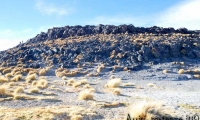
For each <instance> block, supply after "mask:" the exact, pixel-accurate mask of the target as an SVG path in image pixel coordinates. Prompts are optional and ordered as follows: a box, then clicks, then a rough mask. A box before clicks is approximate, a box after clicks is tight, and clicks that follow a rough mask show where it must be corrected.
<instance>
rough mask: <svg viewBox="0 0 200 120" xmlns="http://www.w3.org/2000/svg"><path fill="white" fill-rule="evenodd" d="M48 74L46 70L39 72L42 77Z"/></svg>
mask: <svg viewBox="0 0 200 120" xmlns="http://www.w3.org/2000/svg"><path fill="white" fill-rule="evenodd" d="M46 73H47V70H46V69H44V68H43V69H41V70H40V71H39V75H40V76H44V75H45V74H46Z"/></svg>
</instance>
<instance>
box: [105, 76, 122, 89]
mask: <svg viewBox="0 0 200 120" xmlns="http://www.w3.org/2000/svg"><path fill="white" fill-rule="evenodd" d="M120 83H121V79H120V78H115V79H112V80H110V81H108V82H107V84H106V85H105V87H107V88H116V87H119V85H120Z"/></svg>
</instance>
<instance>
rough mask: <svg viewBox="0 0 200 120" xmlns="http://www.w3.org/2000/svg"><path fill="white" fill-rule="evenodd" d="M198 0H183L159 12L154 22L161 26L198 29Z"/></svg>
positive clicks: (199, 18)
mask: <svg viewBox="0 0 200 120" xmlns="http://www.w3.org/2000/svg"><path fill="white" fill-rule="evenodd" d="M199 5H200V1H199V0H185V1H183V2H181V3H178V4H176V5H174V6H172V7H170V8H168V9H167V10H165V11H163V12H161V13H160V15H159V16H158V17H157V19H156V21H155V24H156V25H159V26H162V27H175V28H180V27H186V28H188V29H200V14H199V11H200V7H199Z"/></svg>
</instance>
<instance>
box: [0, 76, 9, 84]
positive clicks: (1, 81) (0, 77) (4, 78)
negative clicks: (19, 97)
mask: <svg viewBox="0 0 200 120" xmlns="http://www.w3.org/2000/svg"><path fill="white" fill-rule="evenodd" d="M3 82H8V78H6V77H4V76H0V83H3Z"/></svg>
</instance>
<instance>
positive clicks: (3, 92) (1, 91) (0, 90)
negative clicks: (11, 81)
mask: <svg viewBox="0 0 200 120" xmlns="http://www.w3.org/2000/svg"><path fill="white" fill-rule="evenodd" d="M0 95H1V96H5V95H7V94H6V88H5V87H3V86H0Z"/></svg>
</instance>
